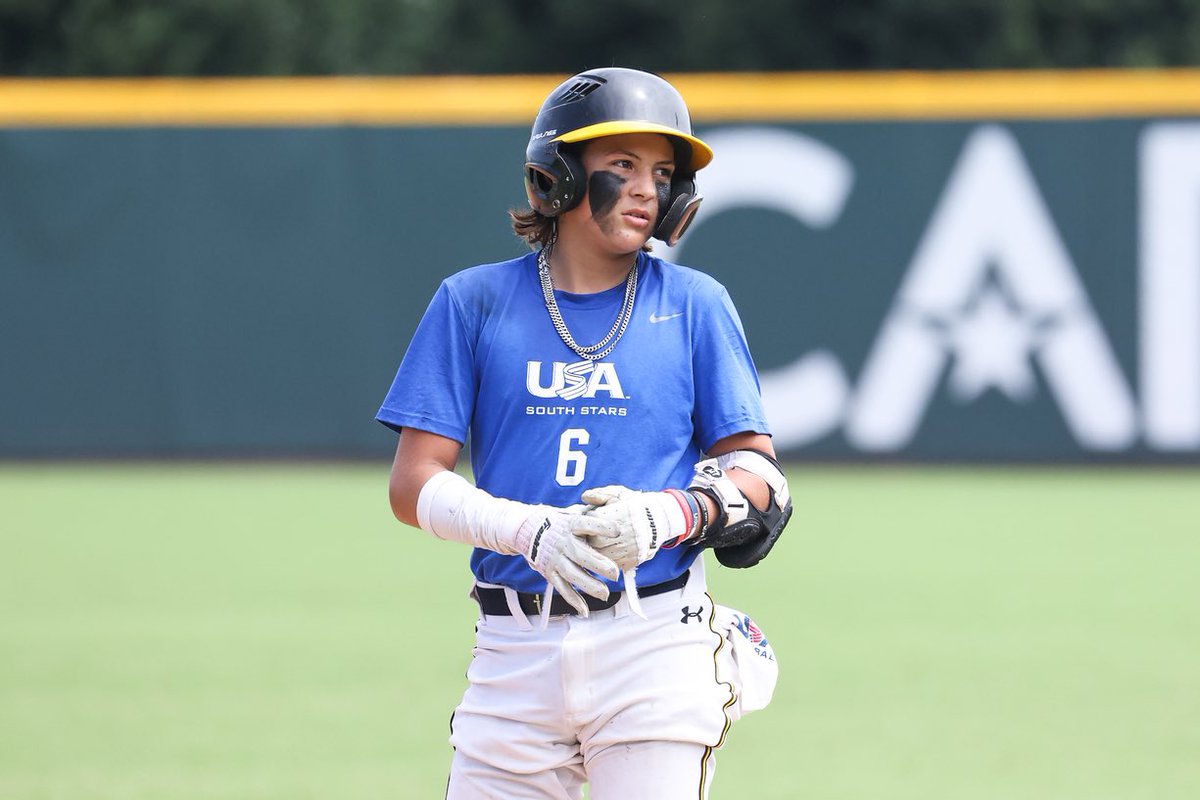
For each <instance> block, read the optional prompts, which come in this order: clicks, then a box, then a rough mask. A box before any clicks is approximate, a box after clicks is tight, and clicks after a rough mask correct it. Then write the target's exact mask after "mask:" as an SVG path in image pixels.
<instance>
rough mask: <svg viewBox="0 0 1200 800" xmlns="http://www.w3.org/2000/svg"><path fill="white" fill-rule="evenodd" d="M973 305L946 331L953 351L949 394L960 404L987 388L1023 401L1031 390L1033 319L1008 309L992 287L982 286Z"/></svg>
mask: <svg viewBox="0 0 1200 800" xmlns="http://www.w3.org/2000/svg"><path fill="white" fill-rule="evenodd" d="M973 305H974V307H973V308H967V309H965V310H964V312H963V314H962V316H960V317H958V318H957V319H956V320H953V321H951V322H950V323H949V325H948V326H947V329H946V332H945V333H946V338H947V344H948V345H949V347H950V349H951V351H952V352H953V353H954V366H953V370H952V372H951V373H950V390H951V392H953V394H954V396H955V398H956V399H957V400H958V401H959V402H962V403H969V402H971V401H972V400H974V399H975V398H977V397H979V396H980V395H981V394H983V393H984V392H985V391H986V390H988V389H990V388H995V389H998V390H999V391H1001V392H1003V393H1004V394H1005V395H1007V396H1008V397H1009V398H1010V399H1012V400H1014V401H1016V402H1026V401H1028V400H1029V399H1030V398H1031V397H1033V394H1034V391H1035V388H1036V383H1035V381H1034V376H1033V370H1032V369H1031V367H1030V363H1029V356H1030V351H1031V350H1032V349H1033V347H1034V346H1035V345H1036V343H1037V335H1036V333H1035V331H1034V326H1033V321H1032V320H1031V319H1029V318H1028V317H1026V316H1024V315H1022V314H1020V313H1018V312H1016V311H1014V310H1013V309H1012V308H1010V307H1009V305H1008V303H1006V302H1005V300H1004V297H1003V296H1002V295H1001V294H1000V292H999V291H998V290H997V289H995V288H990V289H985V290H984V291H983V292H982V293H981V295H980V297H979V299H978V301H977V302H976V303H974V304H973Z"/></svg>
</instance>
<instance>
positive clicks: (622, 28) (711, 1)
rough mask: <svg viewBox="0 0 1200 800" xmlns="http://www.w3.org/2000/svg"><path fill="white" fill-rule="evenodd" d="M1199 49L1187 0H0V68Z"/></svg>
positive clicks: (157, 69) (536, 65)
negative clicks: (1130, 0)
mask: <svg viewBox="0 0 1200 800" xmlns="http://www.w3.org/2000/svg"><path fill="white" fill-rule="evenodd" d="M608 64H627V65H632V66H639V67H642V68H645V69H651V70H655V71H660V72H677V71H709V70H713V71H750V70H883V69H888V70H890V69H931V70H937V69H1020V68H1039V67H1040V68H1051V67H1059V68H1069V67H1160V66H1185V65H1196V64H1200V0H1139V2H1137V3H1131V2H1129V0H1005V2H996V1H995V0H854V2H850V1H849V0H740V2H729V0H605V1H604V2H585V1H584V0H173V1H169V0H0V73H2V74H4V75H9V76H93V75H94V76H118V75H121V76H166V75H180V76H185V75H195V76H227V75H230V76H232V75H384V74H388V75H402V74H415V73H420V74H454V73H461V74H487V73H526V72H528V73H545V72H563V73H569V72H575V71H577V70H579V69H581V68H585V67H593V66H602V65H608Z"/></svg>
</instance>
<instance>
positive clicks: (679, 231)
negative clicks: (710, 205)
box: [654, 178, 704, 247]
mask: <svg viewBox="0 0 1200 800" xmlns="http://www.w3.org/2000/svg"><path fill="white" fill-rule="evenodd" d="M703 199H704V198H703V197H702V196H701V195H699V194H696V182H695V181H694V180H690V179H686V178H685V179H681V180H676V181H674V182H672V184H671V199H670V201H669V202H668V203H667V209H666V212H665V213H663V214H662V216H661V217H660V218H659V221H658V225H657V226H656V227H655V228H654V238H656V239H659V240H660V241H663V242H666V244H667V247H674V246H675V244H676V243H677V242H678V241H679V237H680V236H683V232H684V231H686V230H687V229H688V226H689V225H691V224H692V220H693V219H694V218H695V216H696V210H697V209H699V208H700V201H701V200H703Z"/></svg>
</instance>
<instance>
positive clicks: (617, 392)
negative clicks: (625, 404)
mask: <svg viewBox="0 0 1200 800" xmlns="http://www.w3.org/2000/svg"><path fill="white" fill-rule="evenodd" d="M542 371H543V370H542V362H541V361H528V362H526V363H525V388H526V389H528V390H529V393H530V394H531V395H533V396H534V397H561V398H562V399H563V400H576V399H578V398H580V397H583V398H586V399H591V398H593V397H595V396H596V395H597V394H600V393H601V392H603V393H605V394H607V395H608V396H609V397H611V398H612V399H614V400H625V399H627V398H626V396H625V392H624V391H623V390H622V389H621V381H620V379H619V378H617V368H616V366H615V365H613V364H609V363H607V362H604V361H600V362H595V361H588V360H586V359H584V360H583V361H576V362H575V363H574V364H566V363H563V362H562V361H555V362H553V364H552V365H551V369H550V383H549V385H543V384H542Z"/></svg>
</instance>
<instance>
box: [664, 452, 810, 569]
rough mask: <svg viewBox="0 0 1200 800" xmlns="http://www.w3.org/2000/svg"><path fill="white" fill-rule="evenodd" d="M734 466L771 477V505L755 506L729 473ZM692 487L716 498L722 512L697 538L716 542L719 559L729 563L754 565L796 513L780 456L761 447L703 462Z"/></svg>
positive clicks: (711, 544)
mask: <svg viewBox="0 0 1200 800" xmlns="http://www.w3.org/2000/svg"><path fill="white" fill-rule="evenodd" d="M734 467H737V468H738V469H742V470H745V471H746V472H749V473H751V474H752V475H756V476H758V477H759V478H762V479H763V481H765V482H766V484H767V493H768V502H767V507H766V509H764V510H762V511H759V510H758V509H757V508H755V507H754V504H753V503H751V502H750V501H749V500H748V499H747V498H746V496H745V495H744V494H742V490H741V489H739V488H738V486H737V484H736V483H734V482H733V481H732V480H730V479H729V476H728V475H726V474H725V471H726V470H729V469H733V468H734ZM688 489H691V490H694V491H698V492H701V493H703V494H706V495H708V496H709V497H711V498H712V499H713V502H715V503H716V506H717V518H716V519H714V520H712V522H710V524H709V525H708V527H707V528H705V529H704V530H702V531H701V532H700V536H699V538H698V539H697V540H696V543H697V544H699V545H702V546H704V547H711V548H713V551H714V553H715V554H716V556H717V560H718V561H720V562H721V563H722V564H724V565H725V566H727V567H734V568H745V567H752V566H754V565H755V564H757V563H758V562H759V561H762V560H763V559H764V558H766V556H767V553H769V552H771V548H772V547H774V546H775V542H776V541H777V540H778V539H779V535H780V534H781V533H783V529H784V527H786V526H787V523H788V520H789V519H790V518H791V516H792V500H791V494H790V492H789V491H788V485H787V478H786V477H785V476H784V474H783V470H782V469H780V467H779V462H777V461H776V460H775V459H773V458H771V457H770V456H768V455H767V454H766V453H760V452H759V451H757V450H734V451H733V452H731V453H726V454H725V455H721V456H717V457H716V458H709V459H705V460H704V461H700V462H698V463H697V464H696V471H695V474H694V475H693V476H692V482H691V484H689V485H688Z"/></svg>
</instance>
